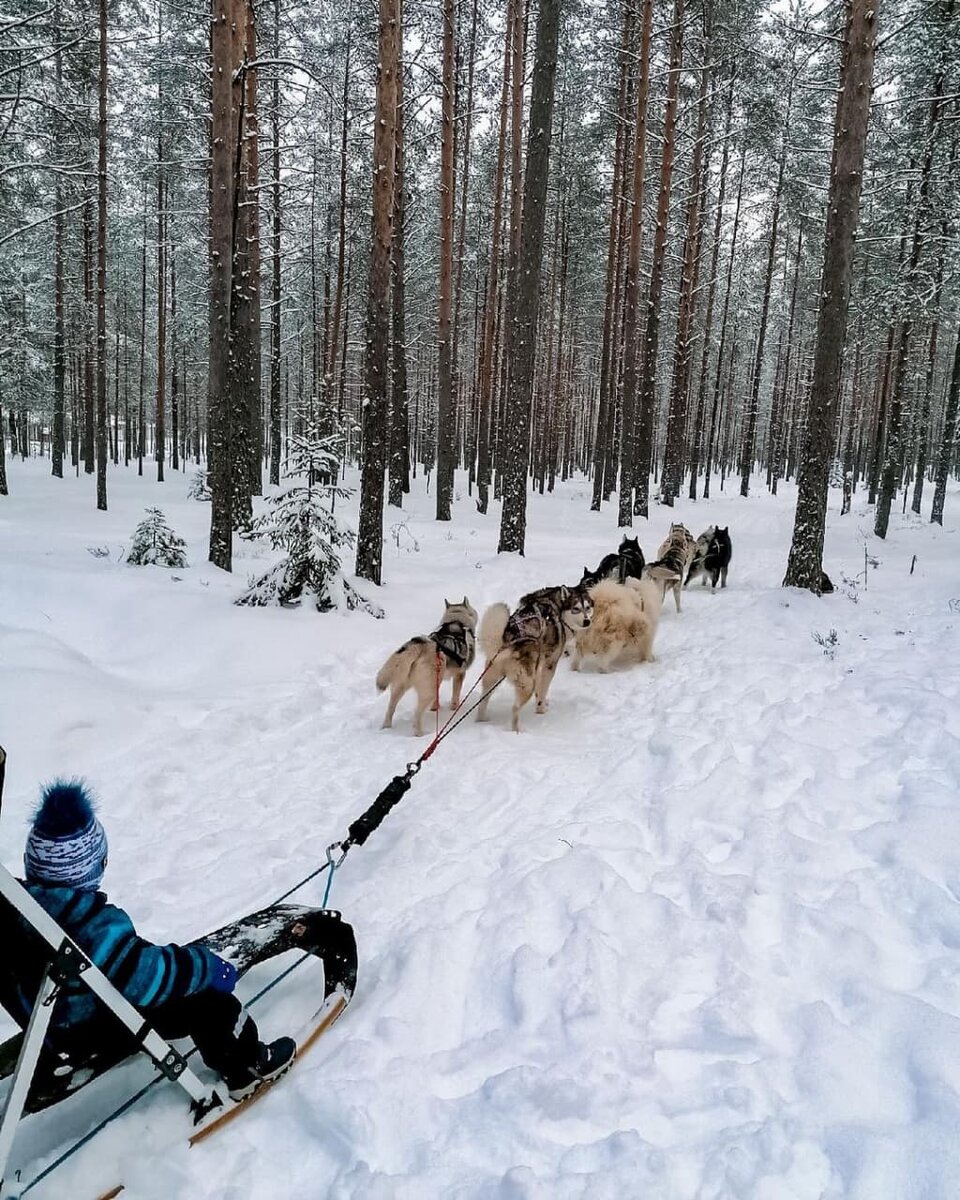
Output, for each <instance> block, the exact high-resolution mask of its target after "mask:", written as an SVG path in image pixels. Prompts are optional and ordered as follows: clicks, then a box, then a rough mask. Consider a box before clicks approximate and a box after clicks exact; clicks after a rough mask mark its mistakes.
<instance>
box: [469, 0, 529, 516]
mask: <svg viewBox="0 0 960 1200" xmlns="http://www.w3.org/2000/svg"><path fill="white" fill-rule="evenodd" d="M518 4H519V0H507V23H506V24H507V31H506V36H505V38H504V51H503V82H502V84H501V89H500V124H499V129H498V132H497V165H496V169H495V171H494V176H493V222H492V226H491V230H490V269H489V270H488V272H487V286H486V295H485V299H484V304H483V334H482V339H481V342H480V363H479V367H478V371H479V383H478V387H477V404H478V407H479V409H480V419H479V429H478V432H477V509H478V510H479V511H480V512H481V513H486V511H487V505H488V503H489V491H490V466H491V452H490V451H491V447H490V441H491V433H492V430H491V424H492V421H491V404H492V397H493V375H494V370H495V367H496V363H495V361H494V359H495V357H496V353H495V351H496V339H495V334H496V324H497V307H498V301H499V296H500V287H499V285H500V265H501V262H502V259H503V250H502V246H501V240H502V237H503V178H504V172H505V166H506V146H507V115H508V112H509V107H508V103H507V101H508V97H509V93H510V77H511V69H510V68H511V59H512V56H511V48H512V32H513V25H514V21H515V13H516V9H517V6H518Z"/></svg>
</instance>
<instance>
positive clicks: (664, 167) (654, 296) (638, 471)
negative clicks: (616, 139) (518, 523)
mask: <svg viewBox="0 0 960 1200" xmlns="http://www.w3.org/2000/svg"><path fill="white" fill-rule="evenodd" d="M683 21H684V17H683V0H674V4H673V21H672V28H671V32H670V74H669V77H668V80H667V104H666V111H665V113H664V119H663V157H662V159H661V162H660V196H659V199H658V201H657V228H656V233H655V235H654V240H653V265H652V267H651V274H650V291H649V294H648V296H647V320H646V332H645V334H644V343H643V383H642V386H641V389H640V420H639V429H638V438H637V454H636V459H635V462H634V469H633V474H632V477H631V481H632V483H633V485H634V487H635V488H636V492H635V502H634V514H635V515H636V516H639V517H645V516H647V512H648V504H649V495H650V471H651V468H652V465H653V412H654V405H655V398H656V386H657V380H656V375H657V349H658V345H659V340H660V320H661V315H662V314H661V312H660V302H661V297H662V295H663V269H664V263H665V261H666V255H667V232H668V226H669V223H670V186H671V181H672V178H673V156H674V151H675V149H676V127H677V105H678V100H679V95H680V67H681V60H682V57H683ZM626 436H627V435H626V430H624V437H626ZM620 497H621V509H622V500H623V481H622V480H621V483H620ZM626 523H627V524H630V523H631V522H629V521H628V522H626ZM621 524H624V521H623V512H622V511H621Z"/></svg>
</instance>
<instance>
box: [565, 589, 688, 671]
mask: <svg viewBox="0 0 960 1200" xmlns="http://www.w3.org/2000/svg"><path fill="white" fill-rule="evenodd" d="M671 581H672V577H671ZM663 593H664V587H663V580H660V579H656V578H653V577H652V576H651V575H647V576H646V577H645V578H643V579H641V580H636V579H629V580H628V581H627V582H626V583H625V584H621V583H614V582H613V580H612V579H605V580H603V582H602V583H598V584H597V585H596V586H595V587H592V588H591V589H590V598H591V599H592V600H593V617H592V618H591V620H590V624H589V626H588V627H587V628H586V629H583V630H581V631H580V633H578V634H577V640H576V647H575V649H574V652H573V662H572V664H571V666H572V668H573V670H574V671H579V670H580V665H581V663H582V662H583V659H584V658H585V657H586V656H587V655H593V656H595V657H596V658H597V659H598V664H597V665H598V667H599V669H600V670H601V671H609V670H610V668H611V667H612V666H613V664H614V662H616V660H617V659H619V658H623V657H626V656H627V655H628V654H629V656H630V658H631V659H633V660H635V661H637V662H653V639H654V635H655V634H656V632H657V622H658V621H659V620H660V609H661V608H662V607H663Z"/></svg>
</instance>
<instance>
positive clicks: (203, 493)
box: [187, 467, 211, 500]
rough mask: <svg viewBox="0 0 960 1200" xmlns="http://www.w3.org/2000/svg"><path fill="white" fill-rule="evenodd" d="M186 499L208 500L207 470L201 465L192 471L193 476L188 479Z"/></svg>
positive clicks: (208, 483) (209, 497)
mask: <svg viewBox="0 0 960 1200" xmlns="http://www.w3.org/2000/svg"><path fill="white" fill-rule="evenodd" d="M187 499H188V500H210V499H211V496H210V481H209V480H208V479H207V472H206V471H205V470H204V468H203V467H199V468H198V469H197V470H196V471H194V473H193V478H192V479H191V480H190V486H189V487H188V488H187Z"/></svg>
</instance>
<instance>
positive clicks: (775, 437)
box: [769, 223, 803, 496]
mask: <svg viewBox="0 0 960 1200" xmlns="http://www.w3.org/2000/svg"><path fill="white" fill-rule="evenodd" d="M802 249H803V225H802V223H801V225H800V229H799V230H798V232H797V251H796V256H795V262H794V268H793V287H792V288H791V291H790V315H789V316H788V318H787V349H786V355H785V357H784V362H783V378H782V381H781V384H780V404H779V411H778V412H777V411H775V412H774V414H772V416H771V428H770V456H769V457H770V467H769V487H770V491H771V492H772V494H773V495H774V496H775V495H776V494H777V486H778V483H779V480H780V472H781V468H782V465H783V442H784V438H783V430H784V429H786V428H787V423H786V413H785V410H786V403H787V381H788V379H789V378H790V360H791V358H792V356H793V329H794V322H795V319H796V315H797V288H798V286H799V283H800V252H801V250H802ZM775 407H776V406H775Z"/></svg>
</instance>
